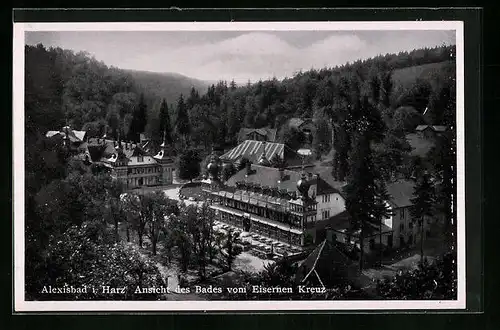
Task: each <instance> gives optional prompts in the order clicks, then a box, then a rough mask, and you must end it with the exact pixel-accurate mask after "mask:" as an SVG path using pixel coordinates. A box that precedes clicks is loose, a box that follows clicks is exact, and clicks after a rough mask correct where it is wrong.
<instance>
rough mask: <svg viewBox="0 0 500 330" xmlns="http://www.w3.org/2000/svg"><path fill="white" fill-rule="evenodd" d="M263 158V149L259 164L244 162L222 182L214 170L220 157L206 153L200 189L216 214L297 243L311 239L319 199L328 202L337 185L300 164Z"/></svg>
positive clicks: (248, 228)
mask: <svg viewBox="0 0 500 330" xmlns="http://www.w3.org/2000/svg"><path fill="white" fill-rule="evenodd" d="M266 162H267V158H266V156H265V154H263V155H262V157H261V159H260V160H259V162H258V164H250V163H247V165H246V167H245V168H244V169H242V170H240V171H238V172H237V173H236V174H235V175H233V176H232V177H230V178H229V179H228V180H227V181H226V182H223V181H222V180H221V178H220V176H219V172H220V169H221V167H222V160H221V159H220V158H219V157H218V156H217V155H215V154H213V155H212V156H211V159H210V162H209V163H208V165H207V170H208V173H209V178H208V179H206V180H204V181H203V190H204V191H205V192H206V193H207V195H208V198H209V200H210V202H211V206H210V207H211V208H212V209H214V210H215V211H216V212H217V217H218V219H217V220H219V221H221V222H223V223H227V224H229V225H232V226H235V227H237V228H240V229H241V230H243V231H246V232H255V233H257V234H260V235H263V236H265V237H268V238H270V239H274V240H277V241H280V242H283V243H286V244H290V245H293V246H296V247H306V246H309V245H311V244H314V243H315V242H316V241H317V238H316V236H317V234H318V233H317V228H316V226H317V224H318V223H320V222H321V221H318V200H319V201H322V203H321V205H322V207H325V205H326V204H328V205H330V203H332V202H333V201H332V196H334V194H335V193H336V191H335V190H334V189H333V188H332V187H331V186H329V185H328V184H327V183H326V182H325V181H324V180H322V179H321V178H319V176H313V175H309V174H307V173H306V172H305V170H304V169H302V172H298V171H292V170H288V169H284V168H281V169H278V168H272V167H268V166H265V165H266ZM323 196H329V198H328V199H326V198H324V197H323ZM335 202H338V200H335ZM323 236H324V235H323Z"/></svg>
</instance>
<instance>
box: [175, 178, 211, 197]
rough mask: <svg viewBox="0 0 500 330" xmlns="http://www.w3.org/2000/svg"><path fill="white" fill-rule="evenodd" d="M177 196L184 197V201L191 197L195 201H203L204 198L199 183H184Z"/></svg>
mask: <svg viewBox="0 0 500 330" xmlns="http://www.w3.org/2000/svg"><path fill="white" fill-rule="evenodd" d="M179 194H180V195H181V196H184V198H185V199H189V198H190V197H192V198H194V199H195V200H196V201H203V200H205V197H206V196H205V193H204V192H203V190H201V183H199V182H192V183H186V184H185V185H184V186H182V188H181V189H180V191H179Z"/></svg>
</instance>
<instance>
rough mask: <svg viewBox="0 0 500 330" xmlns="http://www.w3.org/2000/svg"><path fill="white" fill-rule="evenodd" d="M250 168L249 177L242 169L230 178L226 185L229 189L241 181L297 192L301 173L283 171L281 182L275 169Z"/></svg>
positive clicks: (277, 170) (278, 172) (252, 166)
mask: <svg viewBox="0 0 500 330" xmlns="http://www.w3.org/2000/svg"><path fill="white" fill-rule="evenodd" d="M250 168H251V174H250V175H247V169H246V168H244V169H242V170H240V171H238V172H237V173H236V174H235V175H233V176H232V177H230V178H229V180H228V181H227V182H226V184H227V185H228V186H230V187H236V182H240V181H242V182H247V183H254V184H259V185H261V186H264V187H270V188H278V189H284V190H287V191H290V192H293V191H297V181H299V180H300V178H301V173H299V172H296V171H290V170H284V171H283V177H284V179H283V180H281V177H280V171H279V169H277V168H273V167H267V166H260V165H253V164H252V165H251V167H250ZM297 193H298V191H297Z"/></svg>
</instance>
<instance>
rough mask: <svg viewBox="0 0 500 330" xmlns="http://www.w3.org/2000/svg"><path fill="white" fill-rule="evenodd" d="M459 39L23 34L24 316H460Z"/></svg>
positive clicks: (128, 31)
mask: <svg viewBox="0 0 500 330" xmlns="http://www.w3.org/2000/svg"><path fill="white" fill-rule="evenodd" d="M462 34H463V27H462V24H461V22H453V21H441V22H438V21H433V22H425V21H420V22H415V21H413V22H286V23H285V22H280V23H274V22H265V23H262V22H245V23H241V22H226V23H215V22H205V23H194V22H180V23H168V22H166V23H148V24H142V23H139V22H135V23H16V24H14V54H15V56H14V115H13V116H14V137H13V138H14V164H15V166H14V175H15V178H14V193H15V197H16V198H17V201H16V204H15V214H14V239H15V260H14V261H15V281H14V282H15V309H16V310H19V311H96V310H97V311H98V310H102V311H114V310H116V311H127V310H156V311H182V310H209V311H210V310H213V311H217V310H228V311H231V310H284V311H286V310H310V309H311V310H372V309H392V310H394V309H410V310H411V309H419V310H422V309H459V308H464V306H465V281H466V276H465V241H464V240H465V214H464V208H465V196H464V195H465V192H464V191H465V190H464V175H465V174H464V160H463V158H464V134H465V133H464V132H465V128H464V105H463V93H464V91H463V79H464V77H463V66H464V63H463V35H462ZM21 201H22V202H21Z"/></svg>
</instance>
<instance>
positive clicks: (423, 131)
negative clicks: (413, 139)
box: [415, 125, 446, 139]
mask: <svg viewBox="0 0 500 330" xmlns="http://www.w3.org/2000/svg"><path fill="white" fill-rule="evenodd" d="M415 131H416V132H417V134H419V135H421V136H422V137H424V138H426V139H435V138H436V137H437V136H438V135H441V134H443V133H444V132H446V126H436V125H418V126H417V127H416V128H415Z"/></svg>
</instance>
